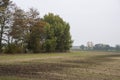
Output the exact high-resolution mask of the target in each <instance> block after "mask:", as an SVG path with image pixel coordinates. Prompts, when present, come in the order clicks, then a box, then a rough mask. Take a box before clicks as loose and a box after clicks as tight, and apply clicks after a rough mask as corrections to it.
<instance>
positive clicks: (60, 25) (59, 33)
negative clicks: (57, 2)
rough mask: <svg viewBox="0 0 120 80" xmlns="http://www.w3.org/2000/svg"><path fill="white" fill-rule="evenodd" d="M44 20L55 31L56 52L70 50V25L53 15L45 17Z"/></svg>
mask: <svg viewBox="0 0 120 80" xmlns="http://www.w3.org/2000/svg"><path fill="white" fill-rule="evenodd" d="M43 20H44V21H45V22H47V23H48V24H50V28H52V29H53V31H54V37H55V38H56V49H55V50H56V51H60V52H63V51H67V50H69V49H70V47H71V44H72V40H71V35H70V26H69V24H68V23H66V22H65V21H64V20H63V19H62V18H60V17H59V16H58V15H54V14H52V13H49V14H48V15H45V16H44V19H43ZM51 45H52V44H51Z"/></svg>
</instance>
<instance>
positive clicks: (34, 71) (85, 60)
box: [0, 52, 120, 80]
mask: <svg viewBox="0 0 120 80" xmlns="http://www.w3.org/2000/svg"><path fill="white" fill-rule="evenodd" d="M119 63H120V53H115V52H71V53H50V54H14V55H1V56H0V80H120V64H119Z"/></svg>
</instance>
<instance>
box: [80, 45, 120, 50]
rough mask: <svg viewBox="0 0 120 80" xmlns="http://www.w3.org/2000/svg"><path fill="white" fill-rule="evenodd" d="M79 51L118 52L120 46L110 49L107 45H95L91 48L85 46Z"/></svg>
mask: <svg viewBox="0 0 120 80" xmlns="http://www.w3.org/2000/svg"><path fill="white" fill-rule="evenodd" d="M80 50H93V51H94V50H95V51H120V45H116V46H115V47H112V46H110V45H108V44H101V43H100V44H95V45H94V46H93V47H87V46H85V45H81V46H80Z"/></svg>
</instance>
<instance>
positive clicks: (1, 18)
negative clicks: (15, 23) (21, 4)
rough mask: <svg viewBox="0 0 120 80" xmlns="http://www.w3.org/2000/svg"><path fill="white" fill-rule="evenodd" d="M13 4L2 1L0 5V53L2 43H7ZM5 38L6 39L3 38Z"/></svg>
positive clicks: (5, 0) (7, 0) (6, 0)
mask: <svg viewBox="0 0 120 80" xmlns="http://www.w3.org/2000/svg"><path fill="white" fill-rule="evenodd" d="M13 8H14V4H12V2H10V1H9V0H2V1H1V3H0V52H2V50H1V49H2V42H3V41H4V42H8V43H9V38H10V36H9V31H10V27H11V25H12V10H13ZM6 36H7V38H8V39H6V38H5V37H6Z"/></svg>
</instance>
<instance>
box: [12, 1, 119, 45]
mask: <svg viewBox="0 0 120 80" xmlns="http://www.w3.org/2000/svg"><path fill="white" fill-rule="evenodd" d="M12 1H13V2H14V3H16V4H17V5H18V6H19V7H21V8H22V9H24V10H28V9H29V8H31V7H33V8H36V9H38V11H39V12H40V16H41V17H43V15H45V14H47V13H49V12H52V13H54V14H58V15H60V17H62V18H63V19H64V20H65V21H67V22H69V23H70V26H71V35H72V39H73V40H74V43H73V45H78V46H79V45H81V44H84V45H86V43H87V42H88V41H92V42H93V43H94V44H96V43H105V44H110V45H112V46H114V45H116V44H120V0H12Z"/></svg>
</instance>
